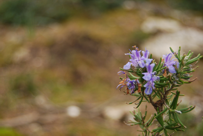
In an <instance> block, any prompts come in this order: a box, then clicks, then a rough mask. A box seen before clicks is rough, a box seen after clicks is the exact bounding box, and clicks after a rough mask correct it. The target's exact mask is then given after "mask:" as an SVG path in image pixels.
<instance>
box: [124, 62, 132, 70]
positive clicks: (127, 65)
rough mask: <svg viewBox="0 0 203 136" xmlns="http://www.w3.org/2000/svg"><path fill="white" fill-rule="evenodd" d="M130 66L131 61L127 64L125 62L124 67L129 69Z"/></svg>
mask: <svg viewBox="0 0 203 136" xmlns="http://www.w3.org/2000/svg"><path fill="white" fill-rule="evenodd" d="M130 67H131V63H130V62H128V63H127V64H125V65H124V66H123V69H125V70H128V69H130Z"/></svg>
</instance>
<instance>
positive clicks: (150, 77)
mask: <svg viewBox="0 0 203 136" xmlns="http://www.w3.org/2000/svg"><path fill="white" fill-rule="evenodd" d="M154 66H155V64H154V63H152V64H151V65H150V64H149V65H147V66H146V68H147V72H145V73H142V74H143V75H144V76H143V77H142V78H143V79H144V80H146V81H147V83H146V84H145V85H144V87H145V94H147V95H150V94H151V93H152V90H153V89H154V81H157V80H159V77H158V76H155V74H156V72H153V68H154Z"/></svg>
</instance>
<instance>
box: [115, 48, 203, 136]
mask: <svg viewBox="0 0 203 136" xmlns="http://www.w3.org/2000/svg"><path fill="white" fill-rule="evenodd" d="M134 48H135V49H134V50H132V51H131V50H130V52H129V53H126V55H128V56H129V57H130V59H129V62H128V63H127V64H126V65H124V66H123V68H120V69H121V71H119V72H118V74H119V75H121V74H124V75H125V77H124V78H120V79H121V81H120V82H119V85H118V86H117V88H119V89H121V88H123V87H125V88H126V91H124V92H125V93H126V94H130V95H132V96H135V97H136V100H135V101H133V102H130V103H129V104H132V103H135V102H136V104H137V107H136V108H138V107H139V106H140V105H141V104H142V102H145V101H146V102H148V103H150V104H151V105H152V106H153V107H154V109H155V111H156V112H155V113H154V114H153V115H151V117H150V118H149V119H148V120H146V115H147V110H146V111H145V114H144V115H142V113H141V112H140V111H134V112H132V114H133V116H134V121H130V122H129V123H130V125H139V126H140V128H141V130H140V131H141V132H142V135H143V136H160V135H163V134H164V135H165V136H169V135H172V134H173V133H172V134H169V132H168V130H173V131H174V132H176V131H184V129H185V128H186V126H185V125H184V124H183V123H182V122H181V120H180V119H179V117H178V114H180V115H181V114H184V113H187V112H190V111H192V110H193V109H194V108H195V106H189V107H186V108H181V109H180V108H178V105H179V103H178V98H179V96H181V95H182V94H180V91H179V90H178V87H180V86H181V85H183V84H189V83H191V82H193V81H195V80H196V79H197V78H193V79H191V78H192V75H190V74H191V73H192V72H194V71H195V69H196V68H197V67H194V66H195V65H196V64H197V62H198V60H199V59H200V58H201V57H202V56H201V55H200V54H199V55H197V56H196V57H194V58H192V55H193V52H191V51H189V52H188V53H187V54H183V55H181V53H180V50H181V47H179V50H178V52H174V51H173V49H172V48H170V50H171V53H169V54H167V55H163V57H162V58H160V61H159V62H158V63H156V62H155V60H153V59H152V54H151V55H149V51H148V50H146V51H141V50H139V49H138V48H137V47H136V46H134ZM141 52H142V53H141ZM141 54H142V55H141ZM172 56H174V59H172ZM155 120H156V121H157V122H158V123H157V124H158V125H157V126H156V127H155V128H154V129H151V128H149V127H150V126H151V125H152V124H153V122H154V121H155ZM170 132H171V131H170Z"/></svg>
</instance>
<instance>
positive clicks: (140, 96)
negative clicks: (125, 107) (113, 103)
mask: <svg viewBox="0 0 203 136" xmlns="http://www.w3.org/2000/svg"><path fill="white" fill-rule="evenodd" d="M141 97H142V96H140V97H138V98H137V99H136V100H134V101H132V102H129V103H128V104H133V103H134V102H136V101H138V100H139V99H140V98H141Z"/></svg>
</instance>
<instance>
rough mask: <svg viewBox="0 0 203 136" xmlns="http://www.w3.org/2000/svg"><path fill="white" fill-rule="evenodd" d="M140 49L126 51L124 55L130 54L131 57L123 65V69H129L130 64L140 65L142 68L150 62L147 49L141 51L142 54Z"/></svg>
mask: <svg viewBox="0 0 203 136" xmlns="http://www.w3.org/2000/svg"><path fill="white" fill-rule="evenodd" d="M140 52H141V51H138V50H132V51H130V53H126V54H125V55H130V56H131V59H130V62H128V63H127V64H126V65H124V66H123V69H125V70H128V69H130V67H131V65H132V66H134V67H138V66H139V67H141V68H144V67H145V66H146V64H150V63H151V61H152V59H148V56H149V51H148V50H146V51H142V54H143V56H141V55H140Z"/></svg>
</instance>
